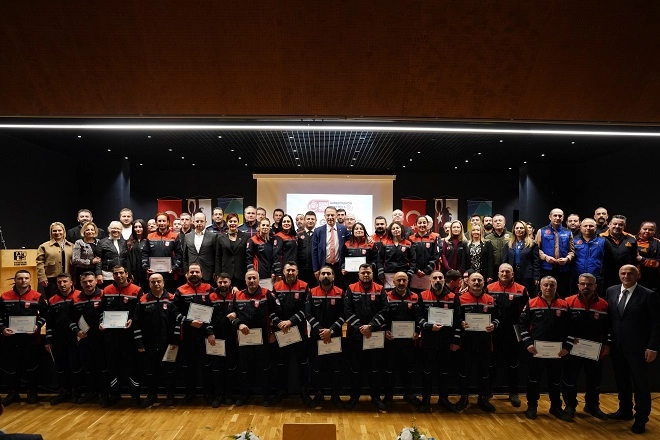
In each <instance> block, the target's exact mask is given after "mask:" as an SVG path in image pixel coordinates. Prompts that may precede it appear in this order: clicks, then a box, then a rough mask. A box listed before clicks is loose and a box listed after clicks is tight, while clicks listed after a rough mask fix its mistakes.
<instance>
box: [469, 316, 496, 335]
mask: <svg viewBox="0 0 660 440" xmlns="http://www.w3.org/2000/svg"><path fill="white" fill-rule="evenodd" d="M465 322H467V324H468V326H469V327H468V328H466V329H465V330H468V331H471V332H485V331H486V327H488V326H489V325H490V313H466V314H465Z"/></svg>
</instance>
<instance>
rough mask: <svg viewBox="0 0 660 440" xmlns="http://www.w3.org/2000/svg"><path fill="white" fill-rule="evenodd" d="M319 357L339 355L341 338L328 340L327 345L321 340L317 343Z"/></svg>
mask: <svg viewBox="0 0 660 440" xmlns="http://www.w3.org/2000/svg"><path fill="white" fill-rule="evenodd" d="M317 345H318V350H319V356H323V355H324V354H334V353H341V338H340V337H339V336H337V337H336V338H330V342H329V343H327V344H324V343H323V340H319V341H317Z"/></svg>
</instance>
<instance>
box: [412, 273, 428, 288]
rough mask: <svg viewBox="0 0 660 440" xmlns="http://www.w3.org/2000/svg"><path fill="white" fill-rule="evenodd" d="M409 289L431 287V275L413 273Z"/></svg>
mask: <svg viewBox="0 0 660 440" xmlns="http://www.w3.org/2000/svg"><path fill="white" fill-rule="evenodd" d="M410 288H411V289H420V290H429V289H430V288H431V277H430V276H428V275H424V276H423V277H419V276H417V274H415V275H413V276H412V278H411V279H410Z"/></svg>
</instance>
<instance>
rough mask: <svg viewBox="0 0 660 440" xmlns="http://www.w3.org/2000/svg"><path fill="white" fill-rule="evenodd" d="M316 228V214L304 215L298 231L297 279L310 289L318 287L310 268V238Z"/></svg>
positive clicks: (308, 212) (309, 212)
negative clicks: (301, 225) (302, 223)
mask: <svg viewBox="0 0 660 440" xmlns="http://www.w3.org/2000/svg"><path fill="white" fill-rule="evenodd" d="M315 228H316V213H315V212H314V211H307V212H306V213H305V220H304V227H303V228H302V229H301V230H300V231H298V271H299V274H298V278H300V279H301V280H303V281H305V282H306V283H307V284H308V285H309V287H310V288H312V287H316V286H318V284H319V283H318V280H317V279H316V277H315V276H314V269H313V266H312V236H313V235H314V229H315Z"/></svg>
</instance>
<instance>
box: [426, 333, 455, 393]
mask: <svg viewBox="0 0 660 440" xmlns="http://www.w3.org/2000/svg"><path fill="white" fill-rule="evenodd" d="M422 343H423V342H422ZM421 351H422V397H423V398H424V400H429V399H430V398H431V394H433V381H434V380H437V390H438V396H439V397H447V396H449V386H448V380H449V372H450V371H451V370H453V369H454V368H452V365H451V364H452V360H453V356H452V352H451V351H449V344H448V343H445V344H441V345H437V346H434V347H426V346H422V348H421Z"/></svg>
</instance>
